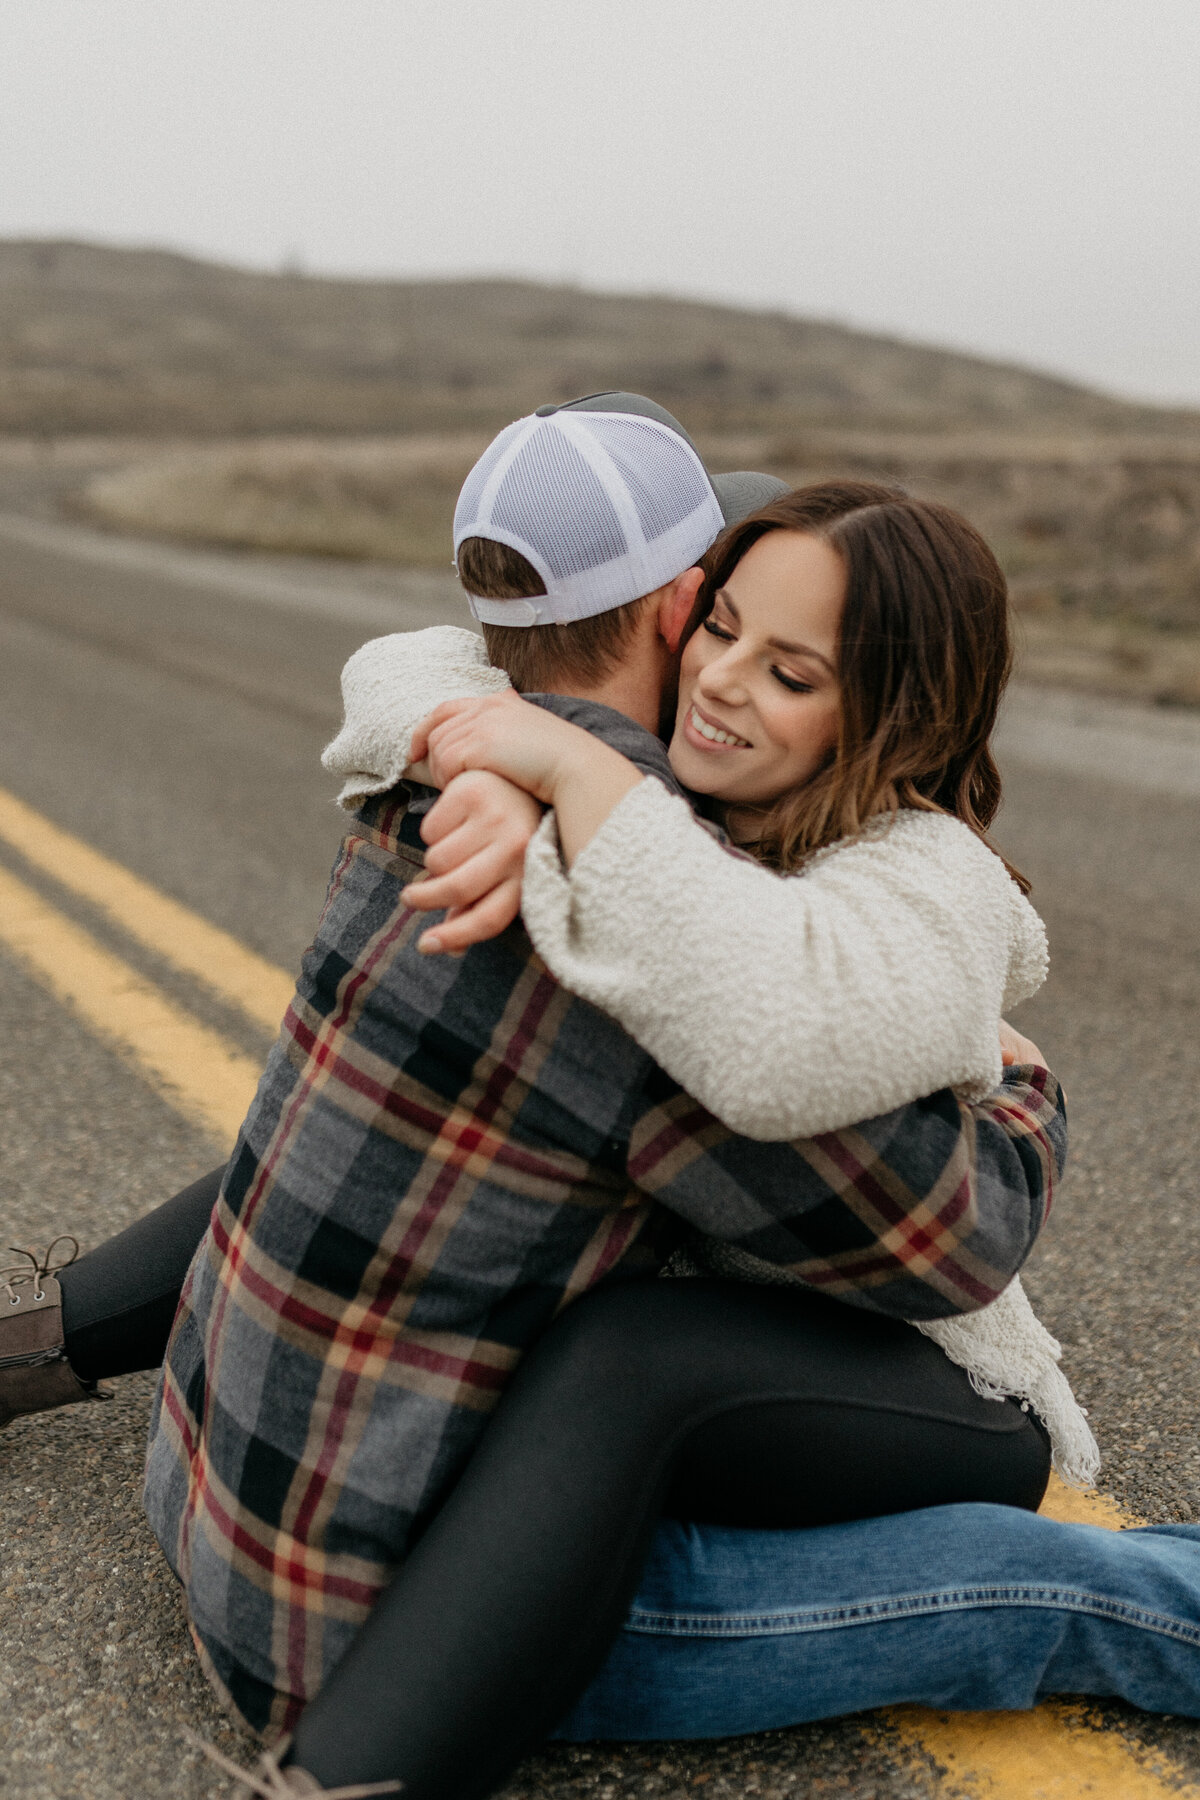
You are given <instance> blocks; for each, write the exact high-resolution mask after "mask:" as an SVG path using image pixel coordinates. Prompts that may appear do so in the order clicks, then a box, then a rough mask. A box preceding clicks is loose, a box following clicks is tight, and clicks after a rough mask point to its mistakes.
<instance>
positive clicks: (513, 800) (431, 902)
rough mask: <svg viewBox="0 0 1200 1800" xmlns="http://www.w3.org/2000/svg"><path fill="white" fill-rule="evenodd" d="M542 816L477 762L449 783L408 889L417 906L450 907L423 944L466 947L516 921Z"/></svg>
mask: <svg viewBox="0 0 1200 1800" xmlns="http://www.w3.org/2000/svg"><path fill="white" fill-rule="evenodd" d="M530 710H531V711H532V710H533V709H532V708H531V709H530ZM541 817H542V809H541V807H540V806H539V805H538V803H537V801H536V800H534V799H532V798H531V796H530V795H529V794H526V793H524V792H523V791H522V789H521V788H519V787H514V785H513V784H512V782H511V781H506V780H505V779H504V777H503V776H501V775H492V774H490V773H488V772H487V771H486V770H481V769H475V770H469V771H467V772H466V773H465V774H462V775H458V776H456V777H455V778H454V780H452V781H451V782H450V783H449V785H448V786H447V788H446V790H445V792H444V793H443V794H442V796H441V798H440V799H439V800H438V801H437V802H436V804H435V805H434V806H432V807H431V808H430V810H429V811H428V812H427V813H426V815H425V817H424V819H423V820H422V821H421V836H422V837H423V838H424V840H425V842H426V843H427V844H428V845H429V849H428V851H427V852H426V856H425V868H426V872H427V873H426V878H425V880H423V881H415V882H413V883H412V884H411V885H410V886H409V887H406V888H405V889H404V893H403V899H404V902H405V905H407V906H411V907H412V908H413V909H414V910H415V911H417V912H439V911H441V910H442V908H443V907H445V908H447V909H448V910H447V912H446V917H445V918H444V919H443V920H442V921H441V923H440V924H438V925H435V926H434V927H433V929H432V930H431V931H427V932H425V934H424V935H423V936H422V937H421V938H420V939H419V940H418V942H417V948H418V950H421V951H424V953H425V954H426V955H427V956H436V955H438V954H439V953H440V952H443V951H452V952H461V951H463V950H467V949H469V948H470V946H471V945H472V944H481V943H483V942H484V940H485V939H487V938H493V937H498V936H499V935H500V933H501V932H502V931H504V930H506V929H507V928H508V926H510V925H511V924H512V922H513V920H514V919H515V918H516V917H517V914H518V913H519V912H520V910H521V878H522V875H523V873H524V867H525V850H526V847H527V846H528V843H529V840H530V838H531V837H532V836H533V834H534V832H535V831H536V830H537V828H538V825H539V824H540V822H541Z"/></svg>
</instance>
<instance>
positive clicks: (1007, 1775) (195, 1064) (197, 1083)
mask: <svg viewBox="0 0 1200 1800" xmlns="http://www.w3.org/2000/svg"><path fill="white" fill-rule="evenodd" d="M0 840H3V842H4V843H5V844H7V845H8V846H9V848H10V849H12V850H14V851H16V852H17V854H18V855H19V856H20V857H21V858H23V859H24V862H25V863H26V865H27V866H28V867H30V868H32V869H36V870H38V871H39V872H40V873H42V874H43V875H45V876H48V877H49V878H50V880H51V881H52V882H54V883H56V884H57V886H58V887H59V888H60V889H62V890H63V891H65V892H66V893H69V894H72V895H74V896H75V897H76V898H77V899H79V900H81V901H83V902H84V903H85V904H86V906H87V907H89V908H91V909H92V910H93V911H94V912H95V913H96V914H97V915H98V916H99V917H100V918H102V919H104V920H105V921H106V922H107V923H108V924H109V925H110V926H112V927H115V928H116V930H117V931H118V932H119V933H122V934H124V936H125V937H127V938H129V939H130V940H132V941H133V942H134V943H135V944H137V945H138V946H140V948H141V949H142V950H146V951H149V952H150V953H151V955H152V956H154V957H156V958H158V959H160V960H161V962H163V963H164V964H165V965H167V966H168V967H169V968H170V969H172V970H175V971H178V972H179V973H181V974H183V975H185V976H187V977H188V978H190V979H191V980H192V981H194V982H197V983H200V984H201V985H202V986H203V987H204V988H205V989H207V990H208V992H209V993H211V994H213V995H215V996H216V997H217V998H218V999H219V1000H220V1001H221V1002H222V1003H223V1004H224V1005H225V1006H227V1007H231V1008H233V1009H235V1010H236V1011H237V1012H239V1013H240V1014H241V1015H242V1016H243V1017H244V1018H245V1019H247V1020H249V1021H250V1022H251V1023H252V1024H253V1025H254V1026H257V1027H259V1028H261V1029H262V1030H264V1031H266V1032H268V1033H270V1034H271V1035H272V1036H273V1035H274V1033H275V1031H276V1029H277V1027H278V1025H279V1021H280V1019H281V1018H282V1017H283V1013H284V1011H285V1009H286V1007H287V1004H288V1001H289V1000H290V998H291V994H292V978H291V976H289V975H288V974H286V973H285V971H284V970H282V969H279V968H277V967H276V966H275V965H274V964H273V963H269V962H267V961H266V960H265V959H264V958H263V957H261V956H258V955H256V954H255V953H254V951H252V950H249V949H247V948H246V946H245V945H244V944H241V943H239V942H238V940H237V939H236V938H234V937H231V936H230V935H229V933H228V932H225V931H221V930H219V929H218V928H217V927H216V926H215V925H211V924H209V922H208V921H207V920H206V919H202V918H200V917H199V916H198V915H197V914H196V913H193V912H191V911H189V909H188V908H187V907H185V906H181V905H179V903H178V902H177V901H175V900H171V899H169V898H168V896H167V895H165V894H163V893H160V892H159V890H158V889H157V888H155V887H152V886H151V885H150V883H149V882H146V881H143V880H141V879H140V877H138V876H137V875H134V874H132V873H131V872H130V871H129V870H128V869H126V868H124V867H122V865H121V864H120V863H117V862H114V861H113V860H112V859H111V858H110V857H107V856H102V855H101V854H100V852H99V851H96V850H93V849H92V848H91V846H90V845H88V844H85V843H83V842H82V841H81V840H80V839H79V838H77V837H74V836H72V835H71V834H70V833H69V832H66V831H62V830H60V829H59V828H58V827H57V826H56V825H53V824H51V823H50V821H49V820H48V819H46V818H44V817H43V816H42V815H41V814H40V813H38V812H35V811H34V809H33V808H32V807H30V806H27V805H25V803H24V802H23V801H21V800H18V799H17V798H15V796H13V795H11V794H7V793H5V792H4V791H3V790H2V789H0ZM0 943H3V944H4V945H5V946H7V948H8V949H9V950H10V951H11V952H13V954H14V955H15V956H16V957H17V958H18V959H19V960H20V961H21V962H22V963H23V964H24V966H25V967H26V968H27V969H28V970H29V971H30V973H31V974H32V975H33V976H34V977H35V978H36V979H37V980H38V981H39V982H41V983H42V984H43V985H44V986H45V987H46V988H48V989H49V991H50V992H51V993H52V994H53V995H54V996H55V998H56V999H58V1000H60V1001H62V1002H63V1003H64V1004H65V1005H66V1006H68V1007H69V1008H71V1009H72V1010H73V1011H74V1012H75V1013H76V1014H77V1015H78V1016H79V1017H80V1018H81V1019H82V1020H83V1022H84V1024H85V1025H86V1026H88V1028H89V1029H90V1030H92V1031H93V1032H95V1034H96V1035H97V1036H98V1037H100V1038H102V1039H104V1040H105V1041H106V1042H107V1043H109V1044H111V1045H113V1046H115V1048H116V1049H118V1050H119V1051H120V1052H121V1053H122V1054H123V1055H124V1056H125V1057H126V1059H127V1060H128V1061H130V1062H131V1063H132V1064H133V1066H134V1067H135V1068H136V1069H137V1070H138V1071H139V1072H140V1073H141V1074H142V1075H144V1076H145V1077H147V1078H148V1079H149V1080H150V1081H151V1082H152V1083H153V1084H154V1086H155V1087H157V1088H158V1089H159V1091H160V1092H162V1093H163V1094H164V1095H165V1097H166V1098H167V1099H168V1100H169V1101H170V1102H171V1104H172V1105H174V1106H175V1107H176V1108H177V1109H178V1110H179V1112H181V1113H182V1114H183V1115H184V1116H185V1117H186V1118H188V1119H190V1120H191V1121H192V1122H193V1123H195V1124H197V1125H199V1126H201V1127H202V1128H204V1129H205V1130H207V1131H210V1132H211V1133H212V1134H213V1135H214V1136H215V1137H216V1138H218V1139H219V1140H221V1141H222V1142H223V1143H224V1144H231V1143H232V1140H233V1138H234V1136H235V1134H236V1132H237V1129H238V1126H239V1125H240V1124H241V1122H242V1119H243V1117H244V1116H245V1113H246V1109H247V1107H248V1105H249V1103H250V1100H251V1097H252V1096H253V1093H254V1089H255V1086H256V1084H257V1081H258V1074H259V1065H258V1063H257V1062H256V1061H255V1060H254V1059H253V1058H251V1057H249V1056H247V1055H246V1054H245V1053H244V1052H243V1051H241V1050H239V1049H237V1048H236V1046H234V1045H233V1044H231V1043H230V1042H229V1041H228V1040H227V1039H226V1038H223V1037H222V1036H221V1035H220V1033H219V1032H217V1031H214V1030H212V1029H211V1028H210V1027H208V1026H206V1025H203V1024H201V1023H200V1022H199V1021H198V1020H197V1019H195V1018H194V1017H192V1015H191V1014H190V1013H189V1012H188V1011H187V1010H186V1008H185V1007H183V1006H181V1005H179V1004H178V1002H176V1001H175V1000H172V999H171V998H169V996H168V995H167V994H166V993H164V992H163V991H162V989H161V988H160V987H158V986H157V985H156V984H155V983H154V982H153V981H151V980H149V979H147V977H146V976H144V975H141V974H139V973H138V972H137V971H136V970H134V969H133V968H131V967H130V966H129V965H128V964H127V963H126V962H124V961H123V960H122V959H121V957H120V956H118V955H116V954H115V953H114V952H113V951H112V950H110V949H108V948H107V947H106V946H105V945H104V944H102V943H101V942H100V941H99V939H98V938H97V937H96V936H95V935H94V934H93V933H92V932H90V931H88V930H86V929H85V928H84V927H83V926H81V925H78V924H76V923H75V922H74V921H73V920H72V919H70V918H68V917H67V916H66V915H65V914H64V913H63V912H62V911H61V910H60V909H59V908H58V907H56V906H54V905H53V904H52V903H51V902H50V901H49V900H47V899H46V898H45V897H44V896H43V895H42V894H41V893H40V892H39V891H38V890H37V889H35V888H33V887H31V886H30V885H29V883H28V882H26V881H22V880H21V879H19V878H18V877H17V876H15V875H13V874H11V873H10V872H9V871H8V870H7V869H4V868H2V867H0ZM1042 1510H1043V1512H1045V1513H1048V1514H1049V1515H1050V1516H1051V1517H1053V1518H1058V1519H1064V1520H1069V1521H1071V1522H1073V1523H1077V1524H1090V1525H1103V1526H1107V1527H1109V1528H1111V1529H1119V1528H1120V1527H1121V1526H1123V1525H1131V1524H1136V1523H1137V1522H1138V1521H1137V1520H1134V1519H1131V1518H1129V1517H1128V1516H1127V1515H1125V1514H1123V1513H1122V1512H1121V1510H1120V1509H1119V1508H1118V1507H1117V1506H1116V1505H1115V1504H1114V1503H1113V1502H1112V1501H1111V1500H1106V1499H1104V1498H1102V1497H1101V1496H1100V1495H1096V1494H1077V1493H1074V1492H1072V1491H1071V1490H1070V1489H1069V1488H1066V1487H1064V1486H1063V1485H1062V1483H1061V1482H1057V1481H1055V1482H1054V1483H1053V1484H1052V1487H1051V1492H1050V1494H1049V1495H1048V1496H1047V1501H1046V1504H1045V1505H1044V1506H1043V1508H1042ZM871 1729H872V1730H877V1731H878V1733H879V1737H880V1741H881V1742H883V1743H884V1744H885V1745H887V1746H889V1747H890V1748H891V1749H892V1750H893V1751H898V1752H899V1754H900V1755H901V1756H902V1757H903V1758H906V1759H907V1758H911V1759H912V1766H911V1768H910V1769H908V1770H907V1771H906V1773H907V1776H908V1779H909V1781H910V1783H911V1782H914V1781H915V1782H917V1783H918V1784H919V1785H921V1784H923V1785H925V1787H926V1791H927V1792H928V1793H929V1794H930V1795H931V1796H948V1795H950V1794H954V1795H970V1796H972V1797H973V1800H1085V1797H1086V1800H1167V1796H1168V1795H1174V1796H1179V1795H1181V1794H1182V1795H1184V1796H1192V1797H1194V1800H1200V1784H1196V1783H1193V1782H1191V1781H1189V1779H1188V1777H1187V1775H1186V1773H1185V1771H1184V1770H1182V1769H1181V1768H1179V1767H1178V1766H1177V1765H1176V1764H1174V1763H1172V1762H1170V1761H1169V1760H1168V1759H1166V1758H1163V1757H1159V1756H1157V1755H1156V1754H1155V1753H1153V1752H1151V1751H1150V1750H1148V1749H1146V1748H1145V1746H1141V1745H1139V1744H1137V1743H1136V1742H1133V1741H1131V1740H1129V1739H1128V1738H1126V1737H1123V1736H1118V1735H1117V1734H1116V1733H1114V1732H1112V1731H1100V1730H1095V1729H1093V1728H1092V1727H1091V1726H1090V1725H1089V1723H1088V1713H1087V1711H1086V1709H1085V1708H1082V1707H1079V1706H1072V1705H1067V1704H1051V1705H1047V1706H1043V1707H1039V1708H1038V1710H1037V1711H1036V1712H1032V1713H945V1714H942V1713H931V1712H928V1711H925V1710H924V1709H922V1708H919V1707H904V1708H900V1709H896V1710H894V1711H892V1712H890V1713H886V1714H883V1715H880V1718H879V1724H878V1726H872V1727H871ZM930 1759H932V1763H933V1765H935V1766H934V1767H931V1765H930ZM939 1770H940V1771H941V1772H939Z"/></svg>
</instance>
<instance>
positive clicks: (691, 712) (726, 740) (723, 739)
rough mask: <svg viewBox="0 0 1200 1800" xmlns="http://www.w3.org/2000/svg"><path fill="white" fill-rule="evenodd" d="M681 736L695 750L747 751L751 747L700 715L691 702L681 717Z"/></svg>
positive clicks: (693, 702)
mask: <svg viewBox="0 0 1200 1800" xmlns="http://www.w3.org/2000/svg"><path fill="white" fill-rule="evenodd" d="M683 735H684V737H685V738H686V739H687V741H688V743H689V744H691V745H692V747H693V749H696V750H708V751H712V750H749V749H751V748H752V746H751V745H750V744H749V743H748V742H747V740H746V739H745V738H744V737H738V736H737V734H736V733H735V732H732V731H730V730H729V729H728V728H727V727H726V726H724V725H719V724H718V723H717V721H716V720H715V719H710V718H709V717H708V715H707V714H706V713H702V712H701V711H700V708H699V707H698V706H697V705H696V703H695V701H694V700H693V701H692V703H691V705H690V706H689V707H688V709H687V711H686V713H685V714H684V715H683Z"/></svg>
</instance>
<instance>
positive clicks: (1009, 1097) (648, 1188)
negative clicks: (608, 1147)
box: [628, 1065, 1067, 1319]
mask: <svg viewBox="0 0 1200 1800" xmlns="http://www.w3.org/2000/svg"><path fill="white" fill-rule="evenodd" d="M1066 1142H1067V1129H1066V1113H1065V1110H1064V1106H1063V1100H1062V1096H1061V1093H1060V1090H1059V1086H1058V1083H1057V1081H1056V1080H1055V1078H1054V1076H1053V1075H1051V1074H1050V1073H1049V1071H1048V1070H1046V1069H1044V1068H1037V1067H1032V1066H1029V1065H1024V1066H1021V1067H1014V1068H1011V1069H1008V1070H1006V1071H1005V1075H1004V1080H1003V1082H1002V1083H1001V1085H1000V1087H998V1088H997V1089H996V1090H995V1091H994V1092H993V1093H992V1094H990V1095H989V1096H988V1097H987V1099H985V1100H981V1101H969V1100H964V1099H961V1098H960V1097H959V1096H958V1095H957V1094H955V1093H954V1092H953V1091H952V1090H951V1089H949V1088H944V1089H942V1091H941V1092H940V1093H937V1094H932V1095H930V1096H929V1098H928V1099H925V1100H917V1101H914V1102H913V1103H912V1104H911V1105H908V1106H902V1107H898V1108H897V1109H896V1110H895V1111H894V1112H890V1113H884V1114H883V1115H882V1116H881V1117H880V1118H877V1119H868V1120H867V1121H866V1122H865V1123H864V1124H862V1125H857V1126H851V1127H850V1128H849V1129H847V1130H845V1131H834V1132H827V1133H825V1134H824V1135H823V1136H821V1137H815V1138H807V1139H797V1140H794V1141H793V1142H791V1143H775V1144H770V1143H759V1142H758V1141H756V1140H754V1139H751V1138H743V1137H738V1136H736V1135H735V1133H733V1132H731V1131H729V1130H728V1129H727V1128H726V1127H725V1126H723V1125H721V1124H720V1123H719V1121H718V1120H716V1119H714V1118H713V1116H712V1114H711V1113H708V1112H706V1111H705V1110H704V1108H703V1107H701V1106H699V1105H697V1103H696V1102H695V1101H694V1100H692V1099H690V1098H689V1096H688V1095H686V1094H684V1093H683V1092H682V1091H681V1090H680V1089H679V1088H678V1087H676V1086H675V1085H674V1083H671V1082H669V1081H668V1079H667V1077H665V1076H663V1075H661V1074H659V1075H658V1076H657V1077H656V1078H655V1084H654V1091H653V1092H647V1094H646V1096H645V1105H644V1108H643V1110H641V1112H640V1113H639V1116H638V1117H637V1119H636V1122H635V1124H634V1128H633V1132H632V1134H631V1138H630V1148H629V1164H628V1167H629V1174H630V1176H631V1177H632V1179H633V1180H634V1181H635V1182H636V1183H637V1184H638V1186H639V1187H640V1188H642V1189H643V1190H644V1191H645V1192H647V1193H649V1194H652V1195H653V1196H654V1198H655V1199H656V1200H658V1201H660V1202H661V1204H662V1205H664V1206H666V1207H669V1208H670V1209H671V1211H672V1212H675V1213H677V1214H679V1215H680V1217H682V1218H684V1219H686V1220H687V1222H688V1223H689V1224H690V1225H693V1226H694V1227H695V1228H696V1229H697V1230H698V1231H701V1232H703V1233H705V1234H706V1235H707V1236H709V1237H714V1238H720V1239H721V1240H723V1241H724V1242H726V1243H729V1244H733V1245H736V1246H737V1247H738V1248H739V1249H742V1250H747V1251H749V1252H750V1253H751V1254H752V1255H754V1256H758V1257H761V1258H763V1260H764V1261H767V1262H772V1263H776V1264H777V1265H778V1266H779V1267H780V1268H781V1269H786V1270H788V1272H789V1273H790V1274H792V1275H795V1276H798V1277H799V1278H800V1279H801V1280H802V1281H804V1282H806V1283H807V1284H809V1285H810V1286H812V1287H814V1288H816V1289H817V1290H818V1291H819V1292H821V1293H825V1294H829V1295H831V1296H833V1297H835V1298H836V1299H838V1300H845V1301H848V1302H849V1303H850V1304H851V1305H853V1306H862V1307H866V1308H869V1309H870V1310H871V1311H872V1312H881V1313H887V1314H890V1315H891V1316H893V1317H898V1318H903V1319H937V1318H945V1317H947V1316H950V1315H953V1314H955V1313H964V1312H973V1311H975V1310H976V1309H977V1308H979V1307H981V1306H986V1305H987V1304H988V1302H989V1301H990V1300H994V1299H995V1298H996V1296H997V1294H999V1293H1000V1292H1001V1291H1002V1290H1003V1289H1004V1288H1005V1287H1006V1286H1007V1285H1008V1283H1009V1282H1010V1281H1011V1280H1012V1278H1013V1276H1014V1275H1015V1274H1016V1273H1017V1272H1018V1270H1019V1269H1020V1268H1021V1265H1022V1264H1023V1263H1024V1261H1025V1259H1026V1257H1027V1256H1028V1255H1029V1252H1030V1250H1031V1249H1032V1247H1033V1244H1034V1241H1035V1240H1036V1238H1037V1235H1038V1232H1039V1231H1040V1230H1041V1228H1042V1224H1043V1222H1044V1220H1045V1218H1046V1215H1047V1213H1048V1212H1049V1209H1050V1204H1051V1201H1052V1199H1053V1194H1054V1186H1055V1183H1056V1182H1057V1181H1058V1180H1059V1178H1060V1177H1061V1174H1062V1169H1063V1165H1064V1162H1065V1160H1066Z"/></svg>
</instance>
